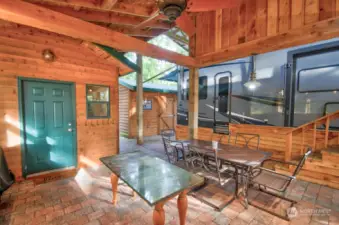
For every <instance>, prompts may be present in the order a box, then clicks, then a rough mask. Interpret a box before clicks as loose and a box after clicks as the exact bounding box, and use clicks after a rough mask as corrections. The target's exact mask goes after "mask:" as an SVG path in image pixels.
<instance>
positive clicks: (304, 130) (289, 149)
mask: <svg viewBox="0 0 339 225" xmlns="http://www.w3.org/2000/svg"><path fill="white" fill-rule="evenodd" d="M336 119H339V110H338V111H336V112H334V113H330V114H327V115H325V116H323V117H320V118H318V119H316V120H313V121H311V122H309V123H306V124H303V125H301V126H299V127H296V128H294V129H292V130H291V131H289V132H287V133H286V153H285V160H286V161H290V160H293V159H295V157H294V155H295V154H294V155H293V153H294V152H295V149H293V139H294V138H296V136H298V138H299V139H300V140H298V141H299V142H300V144H299V148H300V149H298V151H299V154H297V156H301V155H303V154H304V153H305V152H306V150H307V147H311V148H312V149H313V151H319V150H321V149H327V148H328V147H329V145H330V144H338V145H339V131H338V130H337V131H331V130H330V122H331V120H336ZM323 126H324V127H325V129H319V127H323ZM319 135H320V136H319ZM309 138H311V142H309V141H308V139H309ZM319 144H323V145H320V146H321V148H319Z"/></svg>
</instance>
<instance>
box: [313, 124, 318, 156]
mask: <svg viewBox="0 0 339 225" xmlns="http://www.w3.org/2000/svg"><path fill="white" fill-rule="evenodd" d="M316 144H317V124H316V123H314V124H313V144H312V150H313V151H315V147H316Z"/></svg>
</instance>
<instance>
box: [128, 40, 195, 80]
mask: <svg viewBox="0 0 339 225" xmlns="http://www.w3.org/2000/svg"><path fill="white" fill-rule="evenodd" d="M149 43H150V44H154V45H156V46H159V47H162V48H164V49H167V50H170V51H173V52H177V53H179V54H183V55H188V52H186V51H185V50H184V49H183V48H181V47H180V46H179V45H177V44H176V43H175V42H173V41H172V40H171V39H170V38H168V37H167V36H166V35H160V36H158V37H156V38H154V39H152V40H150V41H149ZM125 56H126V57H127V58H128V59H129V60H131V61H132V62H135V63H136V54H135V53H134V52H128V53H126V54H125ZM142 65H143V80H144V81H145V80H148V79H150V78H151V77H153V76H155V75H157V74H159V73H160V72H162V71H165V70H166V69H169V68H171V67H173V66H176V65H175V64H173V63H170V62H166V61H164V60H158V59H153V58H150V57H146V56H143V63H142ZM123 78H124V79H130V80H136V73H135V72H134V73H130V74H128V75H126V76H124V77H123ZM158 78H160V77H157V78H154V79H153V80H151V81H149V83H157V84H167V85H176V83H174V82H168V81H162V80H159V79H158Z"/></svg>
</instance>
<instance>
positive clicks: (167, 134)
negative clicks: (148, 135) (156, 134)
mask: <svg viewBox="0 0 339 225" xmlns="http://www.w3.org/2000/svg"><path fill="white" fill-rule="evenodd" d="M160 135H161V137H162V138H168V139H169V140H171V141H174V140H175V138H176V136H175V130H174V129H164V130H161V131H160Z"/></svg>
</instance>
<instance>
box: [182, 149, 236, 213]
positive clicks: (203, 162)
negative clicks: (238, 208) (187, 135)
mask: <svg viewBox="0 0 339 225" xmlns="http://www.w3.org/2000/svg"><path fill="white" fill-rule="evenodd" d="M188 149H189V154H188V155H187V156H186V157H185V162H186V164H185V165H183V163H182V162H179V164H180V165H181V166H180V165H179V167H181V168H183V169H186V170H188V171H189V172H192V173H194V174H197V175H199V176H202V177H204V178H205V184H204V185H203V186H201V187H199V188H198V189H196V190H194V191H193V192H192V193H191V195H192V196H193V197H195V198H197V199H199V200H200V201H202V202H203V203H205V204H207V205H209V206H211V207H213V208H215V209H216V210H218V211H221V210H223V209H224V208H225V207H226V206H227V205H228V204H230V203H231V202H232V201H233V200H234V199H235V197H236V194H237V190H238V186H237V185H238V181H237V175H236V174H237V171H236V170H235V171H232V172H230V171H229V170H224V169H221V166H220V165H219V163H220V160H219V159H218V151H215V150H213V151H211V152H209V153H206V151H204V150H200V149H199V148H197V147H194V146H188ZM207 162H208V164H207ZM232 180H234V183H235V189H234V195H233V197H232V198H231V199H230V200H229V201H227V202H225V203H223V204H221V205H215V204H213V201H212V202H209V201H207V200H206V199H204V198H203V197H202V196H201V194H200V191H201V190H203V189H204V188H205V187H207V186H208V185H214V184H219V185H220V187H223V188H225V187H226V184H228V183H229V182H231V181H232ZM232 191H233V189H232Z"/></svg>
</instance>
